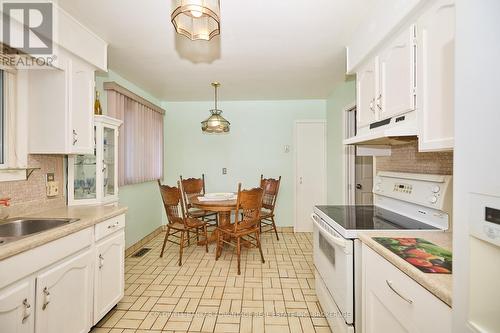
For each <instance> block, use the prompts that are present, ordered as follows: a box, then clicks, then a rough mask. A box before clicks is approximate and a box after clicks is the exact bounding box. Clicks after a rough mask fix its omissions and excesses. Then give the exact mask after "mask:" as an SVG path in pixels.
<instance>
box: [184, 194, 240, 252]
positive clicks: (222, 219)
mask: <svg viewBox="0 0 500 333" xmlns="http://www.w3.org/2000/svg"><path fill="white" fill-rule="evenodd" d="M190 203H191V205H192V206H193V207H196V208H198V209H202V210H206V211H209V212H215V213H217V218H218V222H219V226H224V225H227V224H229V223H231V212H232V211H233V210H236V199H231V200H217V201H215V200H206V201H205V200H204V201H202V200H200V199H199V197H197V196H195V197H193V198H191V200H190ZM215 241H217V232H216V231H215V230H214V231H213V232H212V233H211V234H210V235H209V236H208V242H209V243H213V242H215Z"/></svg>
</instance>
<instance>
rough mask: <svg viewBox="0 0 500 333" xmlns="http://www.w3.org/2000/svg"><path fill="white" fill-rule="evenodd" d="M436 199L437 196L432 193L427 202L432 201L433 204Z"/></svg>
mask: <svg viewBox="0 0 500 333" xmlns="http://www.w3.org/2000/svg"><path fill="white" fill-rule="evenodd" d="M437 201H438V198H437V197H436V196H435V195H433V196H432V197H430V198H429V202H430V203H433V204H434V203H436V202H437Z"/></svg>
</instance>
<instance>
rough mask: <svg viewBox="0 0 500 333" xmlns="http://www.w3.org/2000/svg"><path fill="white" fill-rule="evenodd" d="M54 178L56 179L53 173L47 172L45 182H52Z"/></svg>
mask: <svg viewBox="0 0 500 333" xmlns="http://www.w3.org/2000/svg"><path fill="white" fill-rule="evenodd" d="M55 180H56V178H55V177H54V173H52V172H50V173H48V174H47V183H48V182H53V181H55Z"/></svg>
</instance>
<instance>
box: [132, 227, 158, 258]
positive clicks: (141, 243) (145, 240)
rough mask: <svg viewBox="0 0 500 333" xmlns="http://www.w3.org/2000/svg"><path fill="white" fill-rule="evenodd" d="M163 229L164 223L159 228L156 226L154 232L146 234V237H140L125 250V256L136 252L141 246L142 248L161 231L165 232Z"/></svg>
mask: <svg viewBox="0 0 500 333" xmlns="http://www.w3.org/2000/svg"><path fill="white" fill-rule="evenodd" d="M163 230H164V227H163V225H162V226H159V227H158V228H156V229H155V230H153V231H152V232H150V233H149V234H148V235H146V236H145V237H143V238H142V239H140V240H139V241H138V242H136V243H135V244H133V245H130V246H129V247H128V248H127V249H126V250H125V257H128V256H130V255H132V254H134V253H135V252H136V251H137V250H139V249H140V248H142V247H143V246H144V245H145V244H146V243H148V242H149V241H150V240H152V239H153V238H155V237H156V236H158V234H160V233H161V232H163Z"/></svg>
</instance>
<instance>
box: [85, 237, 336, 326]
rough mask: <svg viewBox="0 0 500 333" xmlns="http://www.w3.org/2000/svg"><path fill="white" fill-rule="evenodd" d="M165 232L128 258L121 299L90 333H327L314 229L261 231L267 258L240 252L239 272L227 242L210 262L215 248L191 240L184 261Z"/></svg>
mask: <svg viewBox="0 0 500 333" xmlns="http://www.w3.org/2000/svg"><path fill="white" fill-rule="evenodd" d="M163 237H164V233H162V234H160V235H158V236H157V237H155V238H154V239H153V240H152V241H151V242H149V243H148V244H147V245H146V246H147V247H151V248H152V250H151V251H150V252H148V253H147V254H146V255H145V256H144V257H142V258H132V257H128V258H126V260H125V297H124V298H123V299H122V300H121V302H120V303H119V304H118V305H117V307H115V308H114V309H113V310H112V311H111V312H110V313H108V314H107V315H106V317H104V318H103V319H102V320H101V321H100V322H99V323H98V324H97V325H96V327H94V329H93V330H92V333H132V332H136V333H139V332H172V331H175V332H273V333H278V332H317V333H320V332H330V329H329V328H328V324H327V322H326V319H325V318H324V317H323V316H322V314H321V308H320V306H319V303H318V300H317V298H316V294H315V290H314V273H313V260H312V238H311V234H293V233H281V234H280V240H279V241H277V240H276V238H275V237H272V235H271V234H270V233H267V234H265V235H263V236H262V243H263V245H262V246H263V251H264V257H265V259H266V263H265V264H262V263H261V262H260V256H259V252H258V250H257V249H245V248H244V249H243V250H242V262H241V275H240V276H238V275H237V271H236V267H237V266H236V264H237V262H236V255H235V254H234V250H233V248H232V247H229V246H226V247H225V248H224V250H223V252H222V256H221V258H220V259H219V260H218V261H215V254H214V253H215V245H211V246H210V247H209V252H208V253H205V248H204V247H201V246H196V245H194V244H191V246H190V247H188V248H187V249H186V250H185V253H184V259H183V265H182V266H181V267H179V266H178V265H177V260H178V249H179V248H178V245H175V244H172V243H168V244H167V249H166V250H165V254H164V256H163V258H160V257H159V255H160V250H161V244H162V241H163Z"/></svg>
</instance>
